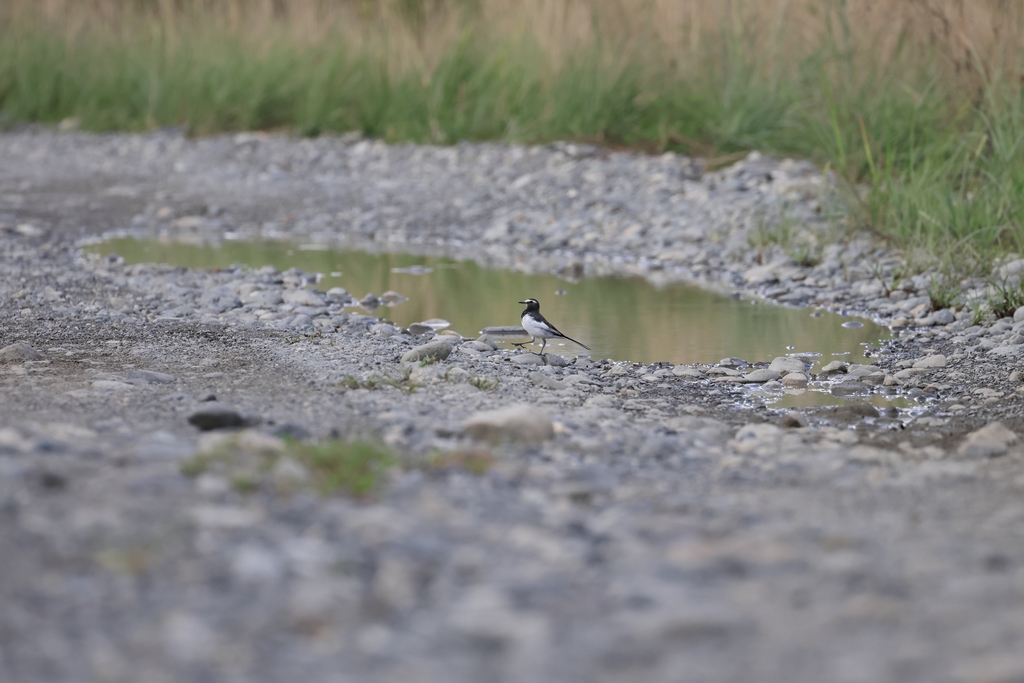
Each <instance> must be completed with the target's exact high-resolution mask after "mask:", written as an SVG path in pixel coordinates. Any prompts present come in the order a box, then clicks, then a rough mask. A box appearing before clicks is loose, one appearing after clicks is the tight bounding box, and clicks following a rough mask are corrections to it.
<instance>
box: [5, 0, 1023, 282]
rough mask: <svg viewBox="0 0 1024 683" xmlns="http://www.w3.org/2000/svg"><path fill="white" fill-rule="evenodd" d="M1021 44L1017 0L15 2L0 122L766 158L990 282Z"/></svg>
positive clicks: (1009, 240)
mask: <svg viewBox="0 0 1024 683" xmlns="http://www.w3.org/2000/svg"><path fill="white" fill-rule="evenodd" d="M1022 46H1024V3H1019V2H1008V1H1007V0H845V1H843V0H516V1H515V2H509V1H508V0H5V1H4V2H0V125H2V124H3V123H4V122H5V121H6V122H8V123H10V122H13V121H22V120H33V121H44V122H55V121H59V120H61V119H62V118H64V117H69V116H74V117H77V118H78V119H80V120H81V122H82V125H83V126H84V127H86V128H91V129H110V128H119V129H145V128H153V127H156V126H163V125H186V126H188V128H189V129H190V131H192V132H194V133H200V134H201V133H209V132H215V131H219V130H231V129H246V128H264V129H266V128H289V129H293V130H297V131H299V132H302V133H306V134H317V133H319V132H323V131H344V130H350V129H359V130H361V131H362V132H363V133H365V134H367V135H373V136H381V137H384V138H387V139H390V140H415V141H421V142H435V143H441V144H448V143H453V142H456V141H458V140H463V139H469V140H473V139H494V138H503V139H508V140H515V141H522V142H537V141H544V140H551V139H556V138H561V139H566V138H573V139H580V140H587V141H596V142H601V143H604V144H615V145H631V146H635V147H639V148H642V149H649V150H651V151H658V150H664V149H677V150H680V151H683V152H687V153H691V154H693V153H695V154H700V155H702V156H716V155H717V156H720V158H723V159H724V158H734V157H733V156H731V155H734V154H736V153H741V152H744V151H746V150H750V149H761V150H764V151H768V152H771V153H776V154H788V155H797V156H806V157H811V158H814V159H815V160H816V161H818V162H820V163H823V164H826V163H827V164H828V165H830V166H831V167H832V168H833V169H836V170H838V171H839V172H840V173H841V175H842V176H843V177H845V178H847V179H848V180H850V181H851V182H856V183H864V184H867V185H868V186H869V191H868V192H867V193H863V192H858V193H851V211H852V212H853V213H854V215H855V216H856V217H857V221H858V223H859V225H862V226H864V227H868V228H870V229H873V230H875V231H877V232H878V233H880V234H883V235H885V236H887V237H890V238H892V239H893V241H894V243H896V244H899V245H904V246H914V247H915V248H919V249H921V250H923V251H924V252H926V253H927V254H930V255H935V254H938V255H939V256H940V258H949V259H953V255H954V254H955V255H956V256H957V259H956V264H957V266H961V264H963V263H967V264H969V267H970V268H974V267H976V266H983V265H984V263H986V261H987V260H989V259H990V257H991V256H992V254H993V253H1005V252H1008V251H1017V252H1024V159H1022V155H1021V154H1020V153H1019V152H1018V150H1019V149H1024V100H1022V98H1021V83H1022V78H1024V76H1022V74H1024V61H1022Z"/></svg>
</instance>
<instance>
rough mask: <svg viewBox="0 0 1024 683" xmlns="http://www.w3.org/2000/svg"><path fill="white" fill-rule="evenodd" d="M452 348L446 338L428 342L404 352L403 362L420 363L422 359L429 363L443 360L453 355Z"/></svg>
mask: <svg viewBox="0 0 1024 683" xmlns="http://www.w3.org/2000/svg"><path fill="white" fill-rule="evenodd" d="M452 348H453V346H452V344H451V343H450V342H448V341H445V340H444V339H439V340H436V341H432V342H427V343H426V344H423V345H422V346H417V347H415V348H412V349H409V350H408V351H406V352H405V353H403V354H402V362H403V363H419V362H421V361H426V362H428V363H434V362H437V361H442V360H444V359H445V358H447V357H448V356H450V355H452Z"/></svg>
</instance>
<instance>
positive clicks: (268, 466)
mask: <svg viewBox="0 0 1024 683" xmlns="http://www.w3.org/2000/svg"><path fill="white" fill-rule="evenodd" d="M271 443H273V442H271ZM287 458H291V459H293V460H294V461H295V462H296V463H298V464H299V465H300V466H301V467H302V468H304V470H303V471H304V472H306V473H308V477H306V478H303V479H299V480H294V479H287V480H281V479H280V478H278V479H277V480H276V481H275V475H274V468H275V466H276V465H278V464H279V463H280V462H281V461H282V459H287ZM395 464H397V459H396V457H395V456H394V455H393V454H392V453H391V451H389V450H388V449H387V448H385V447H384V446H382V445H380V444H378V443H376V442H373V441H362V440H353V441H346V440H341V439H332V440H329V441H321V442H315V443H314V442H309V443H307V442H296V441H283V442H281V441H278V442H277V443H276V445H274V446H273V447H269V448H259V447H254V446H253V445H251V443H249V442H246V441H245V440H244V439H242V438H241V437H240V436H239V435H232V436H228V437H226V438H225V440H224V441H223V442H222V443H220V444H219V445H218V446H216V447H214V448H212V449H210V450H207V451H203V452H200V453H197V454H196V455H194V456H193V457H191V458H189V459H188V460H185V461H184V462H182V464H181V466H180V470H181V473H182V474H184V475H186V476H189V477H197V476H199V475H201V474H204V473H207V472H210V473H213V474H217V475H219V476H223V477H225V478H227V479H228V480H229V481H230V482H231V483H232V486H233V488H234V489H235V490H236V491H238V492H239V493H253V492H255V491H257V490H260V489H261V488H263V487H264V486H266V487H268V488H270V489H279V490H281V491H282V492H288V491H291V490H294V489H295V488H298V487H301V486H303V485H309V486H312V487H314V488H316V489H317V490H319V491H320V492H321V493H323V494H325V495H329V494H334V493H338V492H341V493H345V494H348V495H351V496H355V497H365V496H368V495H370V494H372V493H373V492H374V491H376V490H377V489H378V488H379V487H380V486H381V485H382V484H383V482H384V478H385V477H386V475H387V472H388V470H389V469H391V467H393V466H394V465H395Z"/></svg>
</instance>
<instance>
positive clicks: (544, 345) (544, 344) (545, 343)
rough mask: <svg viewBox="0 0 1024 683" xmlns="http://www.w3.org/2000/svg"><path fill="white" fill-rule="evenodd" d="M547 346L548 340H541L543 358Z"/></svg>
mask: <svg viewBox="0 0 1024 683" xmlns="http://www.w3.org/2000/svg"><path fill="white" fill-rule="evenodd" d="M547 345H548V340H547V339H541V340H540V355H542V356H543V355H544V348H545V347H546V346H547Z"/></svg>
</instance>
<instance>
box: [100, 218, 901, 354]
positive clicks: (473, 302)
mask: <svg viewBox="0 0 1024 683" xmlns="http://www.w3.org/2000/svg"><path fill="white" fill-rule="evenodd" d="M88 251H91V252H93V253H97V254H101V255H107V254H110V253H117V254H119V255H121V256H122V257H124V259H125V260H126V261H127V262H128V263H167V264H171V265H175V266H188V267H191V268H224V267H227V266H229V265H232V264H245V265H248V266H252V267H259V266H263V265H267V264H270V265H273V266H275V267H276V268H278V269H280V270H286V269H288V268H291V267H293V266H294V267H298V268H299V269H301V270H302V271H304V272H309V273H312V272H318V273H322V274H323V278H322V279H321V280H320V282H319V284H318V289H320V290H322V291H326V290H327V289H329V288H331V287H344V288H345V289H347V290H348V291H349V293H350V294H352V295H353V296H355V297H356V298H357V299H359V298H362V297H363V296H364V295H365V294H366V293H368V292H373V293H375V294H377V295H380V294H382V293H383V292H385V291H387V290H394V291H397V292H398V293H400V294H403V295H405V296H407V297H409V300H408V301H406V302H404V303H402V304H399V305H397V306H395V307H380V308H378V309H376V310H375V311H373V315H376V316H379V317H384V318H387V319H390V320H392V321H393V322H395V323H397V324H399V325H402V326H408V325H409V324H411V323H414V322H419V321H423V320H427V319H430V318H442V319H444V320H447V321H450V322H451V329H453V330H455V331H457V332H459V333H460V334H462V335H463V336H464V337H475V336H477V335H478V334H479V333H480V330H482V329H483V328H485V327H489V326H498V325H518V324H519V315H520V313H521V311H522V309H523V306H522V305H520V304H518V303H517V302H518V301H520V300H522V299H525V298H527V297H533V298H535V299H537V300H539V301H540V302H541V311H542V312H543V313H544V315H545V316H546V317H547V318H548V320H550V321H551V322H552V323H553V324H554V325H556V326H557V327H558V328H559V329H560V330H561V331H562V332H563V333H565V334H567V335H569V336H570V337H573V338H575V339H578V340H580V341H581V342H583V343H585V344H587V345H588V346H590V347H591V349H592V350H591V351H590V352H589V354H588V355H590V356H591V357H592V358H612V359H615V360H631V361H639V362H643V363H649V362H655V361H670V362H672V363H676V364H679V363H715V362H718V361H719V360H721V359H723V358H727V357H738V358H742V359H744V360H747V361H750V362H755V361H765V360H771V359H773V358H775V357H776V356H782V355H785V354H787V353H803V354H814V355H816V356H818V357H819V358H820V359H821V361H822V362H823V363H828V362H829V361H831V360H835V359H841V360H845V361H850V362H865V358H864V347H865V345H866V344H870V343H877V342H878V341H880V340H883V339H887V338H888V337H889V332H888V330H887V329H886V328H884V327H880V326H878V325H875V324H873V323H871V322H869V321H860V320H856V321H854V319H852V318H847V317H843V316H840V315H836V314H833V313H827V312H823V311H811V310H808V309H798V308H787V307H783V306H777V305H773V304H766V303H763V302H757V301H752V300H749V299H737V298H731V297H726V296H721V295H718V294H714V293H711V292H708V291H706V290H703V289H700V288H697V287H693V286H689V285H682V284H676V285H670V286H666V287H661V288H658V287H655V286H653V285H651V284H650V283H648V282H647V281H645V280H643V279H641V278H612V277H600V278H588V279H584V280H580V281H579V282H569V281H566V280H563V279H560V278H558V277H555V276H553V275H527V274H524V273H519V272H512V271H505V270H489V269H486V268H482V267H480V266H478V265H476V264H475V263H472V262H469V261H455V260H453V259H449V258H441V257H428V256H416V255H410V254H388V253H365V252H358V251H325V250H320V249H317V248H313V247H312V246H305V247H303V246H301V245H294V244H289V243H280V242H264V243H251V242H225V243H223V244H221V245H219V246H216V247H212V246H196V245H190V244H180V243H170V244H164V243H160V242H156V241H141V240H136V239H131V238H119V239H113V240H109V241H107V242H105V243H103V244H99V245H94V246H92V247H89V249H88ZM416 266H419V267H420V268H419V269H417V268H415V267H416ZM410 267H413V268H412V270H413V271H416V270H420V271H422V274H416V273H415V272H408V271H406V270H405V269H409V268H410ZM396 271H398V272H396ZM843 323H853V324H852V325H848V326H847V327H844V326H843ZM861 323H863V324H861ZM537 348H539V344H538V347H537ZM547 349H548V350H549V351H554V352H556V353H560V354H563V355H570V356H571V355H577V354H579V353H583V354H587V353H588V352H587V351H585V350H584V349H582V348H580V347H578V346H576V345H575V344H572V343H570V342H559V341H552V342H549V343H548V346H547ZM867 362H870V361H867Z"/></svg>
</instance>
